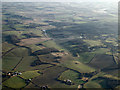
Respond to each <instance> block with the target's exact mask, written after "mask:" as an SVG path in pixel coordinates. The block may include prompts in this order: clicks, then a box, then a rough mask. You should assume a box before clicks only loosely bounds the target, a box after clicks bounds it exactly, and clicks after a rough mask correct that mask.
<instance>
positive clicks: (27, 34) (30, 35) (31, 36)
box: [22, 33, 40, 38]
mask: <svg viewBox="0 0 120 90" xmlns="http://www.w3.org/2000/svg"><path fill="white" fill-rule="evenodd" d="M22 35H24V36H25V37H26V38H35V37H40V36H37V35H36V34H34V33H26V34H22Z"/></svg>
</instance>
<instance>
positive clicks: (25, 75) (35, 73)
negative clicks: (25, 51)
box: [20, 70, 40, 79]
mask: <svg viewBox="0 0 120 90" xmlns="http://www.w3.org/2000/svg"><path fill="white" fill-rule="evenodd" d="M38 71H39V70H35V71H26V72H23V73H22V74H21V75H20V77H22V78H24V79H32V78H34V77H37V76H39V75H40V74H39V73H38Z"/></svg>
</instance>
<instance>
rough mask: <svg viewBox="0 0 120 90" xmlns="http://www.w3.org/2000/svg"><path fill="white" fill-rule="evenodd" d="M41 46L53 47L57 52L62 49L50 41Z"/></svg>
mask: <svg viewBox="0 0 120 90" xmlns="http://www.w3.org/2000/svg"><path fill="white" fill-rule="evenodd" d="M42 44H43V45H45V46H46V47H54V48H56V49H58V50H62V49H63V48H62V47H60V46H59V45H57V44H56V43H55V42H54V41H52V40H49V41H46V42H44V43H42Z"/></svg>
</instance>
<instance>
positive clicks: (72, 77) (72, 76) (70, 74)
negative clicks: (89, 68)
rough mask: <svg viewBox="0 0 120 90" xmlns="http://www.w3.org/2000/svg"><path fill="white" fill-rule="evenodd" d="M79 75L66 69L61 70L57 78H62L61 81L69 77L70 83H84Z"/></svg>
mask: <svg viewBox="0 0 120 90" xmlns="http://www.w3.org/2000/svg"><path fill="white" fill-rule="evenodd" d="M79 75H80V74H79V73H77V72H75V71H72V70H67V71H65V72H63V73H62V74H61V75H60V77H59V78H58V79H59V80H62V81H64V80H67V79H69V80H71V81H72V83H75V84H77V85H79V84H82V83H84V81H82V80H81V79H79Z"/></svg>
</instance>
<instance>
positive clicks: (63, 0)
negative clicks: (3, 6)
mask: <svg viewBox="0 0 120 90" xmlns="http://www.w3.org/2000/svg"><path fill="white" fill-rule="evenodd" d="M1 1H2V2H119V0H25V1H24V0H1Z"/></svg>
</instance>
